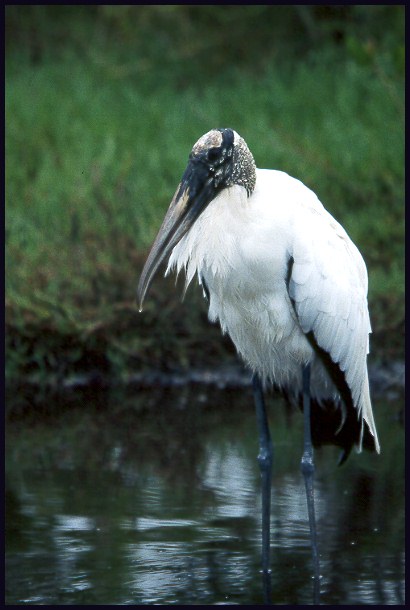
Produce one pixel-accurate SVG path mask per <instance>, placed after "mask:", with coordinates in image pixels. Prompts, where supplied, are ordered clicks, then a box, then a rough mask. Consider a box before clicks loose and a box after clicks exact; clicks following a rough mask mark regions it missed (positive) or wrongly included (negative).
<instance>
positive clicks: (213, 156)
mask: <svg viewBox="0 0 410 610" xmlns="http://www.w3.org/2000/svg"><path fill="white" fill-rule="evenodd" d="M207 156H208V161H209V162H210V163H215V161H216V160H217V159H218V157H219V149H218V148H210V149H209V150H208V155H207Z"/></svg>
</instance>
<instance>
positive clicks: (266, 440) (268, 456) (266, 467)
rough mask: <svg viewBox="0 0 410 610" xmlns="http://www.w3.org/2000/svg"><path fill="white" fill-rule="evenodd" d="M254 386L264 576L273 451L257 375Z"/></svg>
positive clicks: (266, 572) (267, 563)
mask: <svg viewBox="0 0 410 610" xmlns="http://www.w3.org/2000/svg"><path fill="white" fill-rule="evenodd" d="M252 385H253V395H254V398H255V407H256V419H257V423H258V432H259V455H258V462H259V469H260V473H261V478H262V571H263V573H264V574H268V573H269V572H270V566H269V563H270V562H269V556H270V507H271V488H272V458H273V449H272V441H271V438H270V433H269V424H268V418H267V415H266V408H265V401H264V398H263V388H262V382H261V380H260V378H259V376H258V375H257V374H256V373H255V374H254V376H253V378H252Z"/></svg>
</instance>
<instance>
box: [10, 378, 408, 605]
mask: <svg viewBox="0 0 410 610" xmlns="http://www.w3.org/2000/svg"><path fill="white" fill-rule="evenodd" d="M402 406H403V405H402V403H401V402H391V401H389V402H388V401H383V400H379V401H378V402H376V403H375V412H376V421H377V426H378V430H379V436H380V441H381V444H382V454H381V455H380V456H376V455H375V454H369V453H366V452H364V453H363V454H361V455H357V454H352V456H351V457H350V458H349V460H348V462H347V463H346V464H345V465H344V466H342V467H340V468H339V467H337V466H336V461H337V456H338V451H337V449H333V448H323V449H321V450H320V451H316V453H315V457H316V465H317V475H316V480H315V492H316V503H317V506H316V510H317V521H318V537H319V548H320V558H321V573H322V581H321V603H323V604H337V605H340V604H346V605H350V604H372V605H376V604H382V605H389V604H393V605H397V604H404V584H403V579H404V544H403V542H404V500H403V498H404V457H403V436H404V434H403V427H402V424H401V420H400V417H399V415H400V412H401V411H400V410H401V408H402ZM58 407H60V408H58ZM61 407H63V408H61ZM50 413H53V415H50ZM269 413H270V422H271V431H272V436H273V440H274V448H275V455H274V475H273V492H272V577H271V585H272V587H271V590H272V603H273V604H311V603H312V580H311V556H310V547H309V529H308V523H307V511H306V499H305V494H304V485H303V480H302V477H301V475H300V469H299V462H300V457H301V451H302V434H303V432H302V428H303V418H302V416H301V415H300V414H299V413H297V412H295V413H290V412H288V411H286V410H285V408H284V405H283V403H282V402H281V401H280V400H274V399H272V398H271V399H269ZM6 432H7V435H6V508H7V530H6V544H7V548H6V603H8V604H49V605H52V604H53V605H58V604H76V605H78V604H95V605H97V604H110V605H115V604H116V605H118V604H136V605H150V604H164V605H168V604H184V605H196V604H202V605H206V604H210V605H211V604H221V603H224V604H226V603H231V604H232V603H234V604H241V605H246V604H262V603H263V601H264V594H263V583H262V577H261V574H260V571H259V570H260V544H261V542H260V536H261V533H260V496H259V491H260V478H259V471H258V466H257V462H256V455H257V452H258V446H257V435H256V422H255V415H254V412H253V403H252V396H251V391H250V390H245V391H241V392H233V391H219V390H210V389H206V390H204V389H202V388H200V387H198V386H197V387H191V388H189V387H186V388H176V389H172V390H163V391H156V392H154V391H140V392H133V393H132V395H131V396H129V395H128V396H125V395H121V396H119V395H117V396H116V395H113V394H111V395H109V394H104V393H100V394H99V395H98V396H97V395H95V396H89V395H88V396H87V397H85V396H84V395H83V396H82V397H74V398H71V400H70V402H69V403H67V404H64V405H54V404H48V405H47V406H46V408H45V413H44V412H43V413H42V414H39V413H38V412H35V411H34V410H33V414H32V415H31V416H30V417H27V416H26V417H24V418H22V419H20V420H19V421H13V422H9V423H8V425H7V431H6Z"/></svg>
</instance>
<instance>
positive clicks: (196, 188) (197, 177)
mask: <svg viewBox="0 0 410 610" xmlns="http://www.w3.org/2000/svg"><path fill="white" fill-rule="evenodd" d="M214 196H215V191H214V188H213V184H212V176H209V174H208V171H207V168H206V167H205V166H204V165H203V164H202V163H200V162H198V161H195V160H191V161H190V162H189V164H188V166H187V168H186V170H185V172H184V175H183V176H182V179H181V182H180V183H179V185H178V188H177V190H176V192H175V195H174V197H173V199H172V201H171V203H170V206H169V208H168V211H167V213H166V215H165V218H164V220H163V222H162V225H161V228H160V230H159V232H158V235H157V237H156V238H155V241H154V244H153V246H152V248H151V251H150V253H149V255H148V258H147V260H146V263H145V265H144V268H143V270H142V273H141V277H140V280H139V283H138V289H137V301H138V307H139V310H140V311H142V305H143V302H144V297H145V295H146V293H147V290H148V288H149V286H150V284H151V282H152V280H153V278H154V275H155V272H156V271H157V269H158V267H159V266H160V264H161V263H162V261H163V260H164V259H165V258H166V257H167V256H168V255H169V254H170V253H171V252H172V249H173V248H174V246H176V245H177V243H178V242H179V241H180V239H181V238H182V237H183V236H184V235H185V233H186V232H187V231H188V230H189V229H190V227H191V226H192V225H193V224H194V222H195V220H196V219H197V218H198V216H199V215H200V213H201V212H202V211H203V210H204V208H205V207H206V205H207V204H208V203H209V202H210V201H211V200H212V199H213V197H214Z"/></svg>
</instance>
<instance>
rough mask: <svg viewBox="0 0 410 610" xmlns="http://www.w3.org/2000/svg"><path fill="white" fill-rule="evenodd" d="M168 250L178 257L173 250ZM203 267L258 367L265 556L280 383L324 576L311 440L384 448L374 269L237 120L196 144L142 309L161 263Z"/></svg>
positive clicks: (241, 348)
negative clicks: (254, 149)
mask: <svg viewBox="0 0 410 610" xmlns="http://www.w3.org/2000/svg"><path fill="white" fill-rule="evenodd" d="M169 255H170V256H169ZM168 256H169V260H168V267H167V271H166V273H168V272H170V271H171V270H173V269H175V270H176V271H177V273H179V272H180V271H181V269H184V270H185V272H186V285H188V284H189V283H190V282H191V280H192V278H193V277H194V275H195V274H197V276H198V279H199V283H200V284H201V285H202V287H203V290H204V294H205V296H206V298H207V300H208V302H209V319H210V320H211V321H216V320H219V323H220V325H221V328H222V332H223V333H228V334H229V336H230V337H231V339H232V341H233V343H234V344H235V346H236V349H237V351H238V353H239V354H240V355H241V357H242V358H243V359H244V361H245V363H246V364H247V365H248V366H249V367H250V369H251V370H252V371H253V389H254V396H255V404H256V413H257V419H258V428H259V439H260V453H259V456H258V459H259V464H260V468H261V474H262V567H263V572H264V573H267V572H269V522H270V495H271V492H270V480H271V464H272V446H271V440H270V435H269V428H268V423H267V417H266V411H265V405H264V400H263V388H264V387H265V386H266V385H267V384H273V385H274V386H275V387H276V388H278V389H279V390H281V391H282V392H283V393H284V394H285V396H286V398H287V400H289V401H291V402H292V403H296V404H297V405H299V406H300V407H301V408H302V409H303V412H304V421H305V443H304V452H303V456H302V461H301V469H302V473H303V475H304V477H305V484H306V494H307V503H308V514H309V522H310V529H311V542H312V554H313V562H314V576H315V579H316V580H318V578H319V561H318V552H317V545H316V527H315V516H314V501H313V472H314V464H313V449H312V442H313V445H314V446H320V445H322V444H326V443H329V444H335V445H338V446H340V447H341V448H342V450H343V452H342V454H341V458H340V460H339V461H340V462H343V461H344V460H346V458H347V456H348V455H349V452H350V450H351V448H352V447H353V446H355V447H356V449H357V450H358V451H361V449H362V447H363V446H364V447H365V448H367V449H370V450H376V451H377V452H379V451H380V446H379V441H378V438H377V432H376V427H375V423H374V419H373V412H372V406H371V402H370V394H369V383H368V374H367V362H366V360H367V354H368V352H369V333H370V332H371V328H370V321H369V312H368V306H367V271H366V266H365V263H364V261H363V259H362V257H361V255H360V253H359V250H358V249H357V248H356V246H355V245H354V244H353V242H352V241H351V239H350V238H349V236H348V235H347V233H346V231H345V230H344V229H343V228H342V227H341V225H340V224H339V223H338V222H336V220H335V219H334V218H333V217H332V216H331V215H330V214H329V212H327V211H326V210H325V208H324V207H323V205H322V204H321V203H320V201H319V200H318V198H317V196H316V195H315V194H314V193H313V192H312V191H311V190H310V189H309V188H307V187H306V186H305V185H304V184H303V183H302V182H300V181H299V180H296V179H295V178H292V177H290V176H289V175H288V174H286V173H284V172H281V171H276V170H267V169H257V168H256V166H255V162H254V159H253V156H252V154H251V152H250V150H249V148H248V146H247V144H246V143H245V141H244V140H243V138H241V137H240V136H239V134H238V133H236V132H235V131H234V130H232V129H213V130H211V131H209V132H208V133H206V134H205V135H203V136H202V137H201V138H200V139H199V140H198V141H197V142H196V144H195V145H194V147H193V149H192V152H191V154H190V156H189V162H188V166H187V168H186V170H185V172H184V174H183V176H182V179H181V182H180V183H179V185H178V187H177V190H176V192H175V195H174V197H173V199H172V201H171V204H170V206H169V209H168V211H167V213H166V216H165V218H164V221H163V223H162V226H161V228H160V230H159V233H158V236H157V237H156V239H155V242H154V244H153V246H152V249H151V252H150V254H149V256H148V259H147V261H146V264H145V266H144V269H143V271H142V275H141V278H140V281H139V285H138V301H139V308H140V311H141V310H142V304H143V300H144V297H145V294H146V291H147V289H148V287H149V285H150V283H151V281H152V279H153V276H154V274H155V272H156V270H157V269H158V267H159V265H160V263H161V262H162V261H163V260H164V259H166V258H167V257H168Z"/></svg>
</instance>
